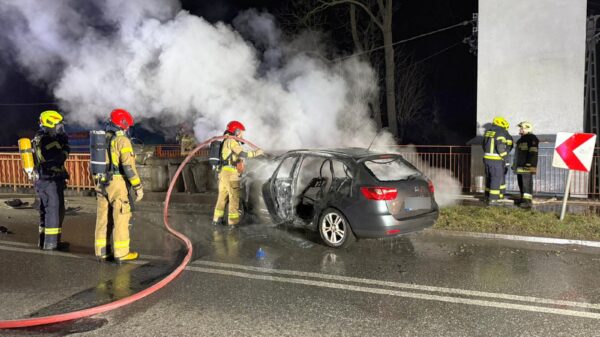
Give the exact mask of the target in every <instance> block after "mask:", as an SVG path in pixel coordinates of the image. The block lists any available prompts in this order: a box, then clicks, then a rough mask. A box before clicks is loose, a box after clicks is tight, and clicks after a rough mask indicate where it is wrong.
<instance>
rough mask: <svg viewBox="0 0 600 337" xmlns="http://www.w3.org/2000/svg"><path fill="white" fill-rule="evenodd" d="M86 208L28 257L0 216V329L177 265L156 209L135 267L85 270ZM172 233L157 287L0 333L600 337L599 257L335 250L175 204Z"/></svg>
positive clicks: (573, 251)
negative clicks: (189, 245) (56, 320)
mask: <svg viewBox="0 0 600 337" xmlns="http://www.w3.org/2000/svg"><path fill="white" fill-rule="evenodd" d="M75 202H76V201H75ZM90 207H91V206H89V207H87V208H86V206H85V205H84V208H83V210H82V211H81V212H80V213H79V214H78V215H74V216H71V217H67V221H66V223H65V230H64V231H65V239H66V240H67V241H70V242H71V243H72V245H73V246H74V247H73V249H72V252H71V253H69V254H62V253H51V254H46V253H41V252H39V251H38V250H36V249H35V240H36V238H35V235H32V233H31V231H33V234H35V231H36V224H35V219H36V216H37V215H36V214H35V212H34V211H32V210H30V211H27V210H19V211H17V210H7V209H2V210H0V221H3V222H4V220H5V219H6V220H7V223H8V224H9V225H10V226H9V229H10V230H11V231H13V232H14V234H10V235H2V236H0V261H2V264H3V265H2V277H1V280H0V286H1V289H0V292H1V295H0V296H2V299H3V300H2V305H0V318H2V319H11V318H19V317H27V316H29V315H45V314H52V313H57V312H59V311H61V310H78V309H83V308H84V307H86V306H91V304H101V302H104V301H107V300H110V299H116V298H119V297H123V296H126V295H128V294H130V293H131V292H132V291H136V290H138V289H140V288H143V287H146V286H148V285H149V284H151V283H152V282H155V280H156V278H157V277H161V275H164V273H166V272H168V271H169V270H170V269H171V268H173V263H174V262H175V261H176V260H177V258H178V256H179V254H180V247H181V245H180V244H179V242H178V241H177V240H175V239H173V238H171V237H170V236H169V235H167V234H166V233H165V231H164V230H163V229H162V214H161V207H160V205H151V204H147V205H144V204H142V206H141V209H140V211H139V212H138V215H137V216H136V221H135V225H134V227H133V234H132V246H133V247H135V248H136V249H137V248H139V251H140V252H141V253H142V256H143V257H144V260H142V261H140V262H139V264H128V265H122V266H117V265H113V264H99V263H97V262H96V261H95V260H94V259H93V251H92V240H93V221H94V217H95V215H94V213H93V208H90ZM9 216H10V217H11V219H8V218H7V217H9ZM8 220H10V221H8ZM32 221H33V226H32V225H31V223H30V222H32ZM171 223H172V224H174V225H175V227H176V228H177V229H178V230H180V231H181V232H182V233H183V234H185V235H187V236H188V237H190V239H192V241H193V242H194V246H195V254H194V259H193V262H192V263H191V264H190V266H189V267H188V269H187V270H186V271H185V272H184V273H183V274H182V276H180V277H179V278H177V279H176V280H175V281H174V282H173V283H171V284H170V285H169V286H167V287H166V288H165V289H163V290H161V291H159V292H158V293H156V294H154V295H151V296H150V297H148V298H146V299H143V300H141V301H139V302H137V303H135V304H133V305H130V306H128V307H125V308H122V309H118V310H115V311H112V312H109V313H106V314H102V315H97V316H94V317H92V318H89V319H85V320H80V321H77V322H71V323H66V324H63V325H60V326H51V327H44V328H32V329H25V330H11V331H0V335H15V336H26V335H40V334H41V335H45V336H63V335H68V334H72V333H76V332H81V334H80V335H84V336H106V335H115V336H137V335H155V336H167V335H169V336H266V335H272V336H298V335H303V336H365V335H381V336H440V335H444V336H600V304H598V303H600V291H599V290H598V286H597V285H598V281H597V280H598V279H599V278H600V250H598V249H582V248H578V247H566V248H565V247H558V246H553V245H542V244H526V243H516V242H509V241H499V240H478V239H468V238H457V237H445V236H442V235H439V234H435V233H421V234H416V235H409V236H406V237H402V238H398V239H394V240H362V241H359V242H356V243H355V244H354V245H352V246H351V247H349V248H348V249H344V250H336V249H330V248H327V247H325V246H324V245H322V244H321V243H320V239H319V238H318V235H317V234H315V233H312V232H310V231H305V230H302V229H295V228H286V227H275V226H270V225H250V226H244V227H240V228H239V229H237V230H233V231H230V230H228V229H226V228H224V227H218V228H213V227H212V226H211V225H210V207H205V206H202V205H200V206H191V207H190V206H181V207H177V208H176V209H175V210H174V212H173V215H172V220H171ZM259 249H260V251H259Z"/></svg>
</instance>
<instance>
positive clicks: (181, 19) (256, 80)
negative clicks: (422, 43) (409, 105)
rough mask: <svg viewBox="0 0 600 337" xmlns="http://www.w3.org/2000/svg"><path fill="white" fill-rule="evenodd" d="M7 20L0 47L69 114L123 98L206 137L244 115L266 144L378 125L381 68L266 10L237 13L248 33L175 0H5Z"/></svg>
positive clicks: (102, 111) (298, 143)
mask: <svg viewBox="0 0 600 337" xmlns="http://www.w3.org/2000/svg"><path fill="white" fill-rule="evenodd" d="M0 19H1V20H2V21H3V23H2V24H0V25H2V28H3V32H4V34H6V36H8V40H9V41H10V45H9V46H3V47H4V48H10V49H11V50H13V51H14V53H13V55H15V56H16V59H17V62H18V64H19V65H20V66H21V67H22V68H23V69H24V70H25V71H26V72H27V73H28V75H29V77H30V79H31V80H33V81H37V82H39V83H41V84H43V85H45V86H48V87H49V88H50V89H51V90H52V93H53V94H54V96H55V97H56V99H57V100H58V101H59V102H60V109H61V110H62V111H63V112H65V113H67V118H68V120H70V122H71V123H73V122H74V123H78V124H81V125H84V126H89V127H92V126H95V125H96V123H97V122H98V120H104V119H106V117H107V115H108V113H109V112H110V111H111V110H112V109H114V108H117V107H120V108H125V109H127V110H129V111H131V112H132V114H133V115H134V117H135V118H136V121H140V120H144V119H149V118H156V119H158V120H161V121H162V127H163V128H164V129H165V130H164V133H171V134H172V133H173V132H172V131H169V129H173V128H175V126H176V125H178V124H180V123H183V122H187V123H189V124H193V126H194V130H195V134H196V137H197V138H198V140H204V139H206V138H208V137H210V136H214V135H219V134H222V132H223V130H224V128H225V125H226V124H227V122H229V121H230V120H239V121H241V122H243V123H244V124H245V125H246V127H247V129H248V131H247V133H246V137H247V138H248V139H249V140H251V141H253V142H254V143H255V144H257V145H259V146H261V147H264V148H267V149H289V148H298V147H335V146H367V145H368V144H369V142H370V141H371V139H372V138H373V136H374V135H375V126H374V124H373V123H372V122H371V120H370V119H369V117H368V107H367V101H368V100H369V99H370V97H372V95H374V94H375V93H376V91H377V87H376V78H375V73H374V71H373V69H372V68H371V67H370V66H369V65H368V64H367V63H365V62H361V61H359V60H358V59H354V58H350V59H346V60H343V61H336V62H330V61H327V60H325V59H324V57H323V56H322V55H326V54H325V53H324V50H323V49H321V48H317V49H315V46H323V45H324V43H323V42H322V41H321V40H320V38H319V36H318V35H314V34H310V33H304V34H302V35H300V36H298V37H297V38H288V37H284V34H282V33H281V31H279V29H278V28H277V25H276V22H275V20H274V18H273V17H272V16H271V15H269V14H268V13H260V12H257V11H247V12H244V13H242V14H240V16H239V17H238V18H236V19H235V20H234V24H235V25H236V27H237V28H238V29H239V31H241V32H242V34H243V36H242V34H241V33H240V32H238V31H236V30H234V29H233V28H232V27H231V26H229V25H227V24H225V23H216V24H210V23H208V22H207V21H205V20H204V19H203V18H201V17H198V16H195V15H191V14H190V13H188V12H186V11H183V10H181V6H180V4H179V2H178V1H174V0H170V1H165V0H105V1H94V2H91V1H78V0H63V1H48V2H43V3H41V2H39V1H35V0H4V1H2V2H1V3H0ZM244 37H246V38H247V39H245V38H244ZM307 42H310V44H307Z"/></svg>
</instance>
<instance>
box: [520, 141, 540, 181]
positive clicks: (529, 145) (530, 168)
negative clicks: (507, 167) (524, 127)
mask: <svg viewBox="0 0 600 337" xmlns="http://www.w3.org/2000/svg"><path fill="white" fill-rule="evenodd" d="M538 146H539V140H538V138H537V137H536V136H535V135H534V134H532V133H528V134H525V135H523V136H521V138H519V140H518V141H517V149H516V151H515V162H514V166H515V172H516V173H517V174H524V173H533V174H535V173H536V170H537V161H538Z"/></svg>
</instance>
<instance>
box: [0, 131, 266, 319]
mask: <svg viewBox="0 0 600 337" xmlns="http://www.w3.org/2000/svg"><path fill="white" fill-rule="evenodd" d="M227 137H229V138H233V139H236V140H238V141H240V142H245V143H247V144H248V145H250V146H251V147H253V148H257V147H256V145H254V144H252V143H250V142H248V141H247V140H245V139H240V138H237V137H233V136H227ZM225 138H226V136H220V137H213V138H210V139H209V140H207V141H205V142H204V143H202V144H200V145H198V146H196V148H194V150H192V152H190V154H188V155H187V157H186V158H185V160H184V161H183V162H182V163H181V165H179V168H178V169H177V172H175V176H174V177H173V179H172V180H171V183H170V184H169V189H168V191H167V195H166V197H165V206H164V209H163V220H164V223H165V228H166V229H167V231H169V233H171V234H172V235H174V236H175V237H177V238H178V239H179V240H181V241H182V242H183V244H184V245H185V246H186V248H187V254H186V255H185V257H184V258H183V260H182V261H181V264H180V265H179V266H178V267H177V268H175V270H173V271H172V272H171V273H170V274H169V275H167V276H166V277H165V278H164V279H162V280H160V281H158V282H157V283H155V284H153V285H152V286H150V287H148V288H146V289H144V290H142V291H140V292H138V293H135V294H133V295H131V296H128V297H124V298H122V299H120V300H117V301H114V302H110V303H107V304H103V305H99V306H97V307H92V308H88V309H83V310H79V311H73V312H69V313H64V314H58V315H52V316H45V317H35V318H26V319H15V320H8V321H0V329H12V328H24V327H31V326H37V325H45V324H53V323H60V322H66V321H71V320H75V319H80V318H83V317H89V316H92V315H96V314H100V313H103V312H107V311H111V310H114V309H117V308H120V307H122V306H125V305H128V304H131V303H133V302H135V301H137V300H140V299H142V298H144V297H146V296H148V295H150V294H153V293H155V292H157V291H158V290H159V289H162V288H163V287H164V286H166V285H167V284H169V283H170V282H171V281H173V280H174V279H175V278H176V277H177V276H178V275H179V274H181V272H182V271H183V270H184V269H185V267H186V266H187V265H188V263H189V262H190V260H191V259H192V251H193V249H192V242H191V241H190V239H188V238H187V237H186V236H184V235H183V234H181V233H179V232H178V231H176V230H175V229H173V228H172V227H171V225H170V224H169V221H168V218H169V201H170V200H171V192H173V187H174V186H175V182H176V181H177V178H178V177H179V175H180V174H181V171H182V170H183V168H184V167H185V165H187V163H188V162H189V161H190V160H191V159H192V157H193V156H194V155H195V154H196V153H197V152H198V151H199V150H200V149H202V148H204V147H205V146H207V145H209V144H210V143H212V142H213V141H216V140H223V139H225Z"/></svg>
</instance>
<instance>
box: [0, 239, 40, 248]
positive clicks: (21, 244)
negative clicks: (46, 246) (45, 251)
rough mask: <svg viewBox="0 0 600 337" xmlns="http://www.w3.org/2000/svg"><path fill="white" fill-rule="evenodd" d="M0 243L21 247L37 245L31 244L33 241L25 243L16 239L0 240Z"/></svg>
mask: <svg viewBox="0 0 600 337" xmlns="http://www.w3.org/2000/svg"><path fill="white" fill-rule="evenodd" d="M0 244H5V245H11V246H21V247H37V245H36V244H33V243H25V242H17V241H4V240H0Z"/></svg>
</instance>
